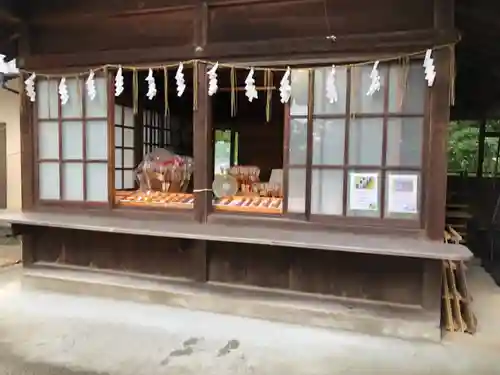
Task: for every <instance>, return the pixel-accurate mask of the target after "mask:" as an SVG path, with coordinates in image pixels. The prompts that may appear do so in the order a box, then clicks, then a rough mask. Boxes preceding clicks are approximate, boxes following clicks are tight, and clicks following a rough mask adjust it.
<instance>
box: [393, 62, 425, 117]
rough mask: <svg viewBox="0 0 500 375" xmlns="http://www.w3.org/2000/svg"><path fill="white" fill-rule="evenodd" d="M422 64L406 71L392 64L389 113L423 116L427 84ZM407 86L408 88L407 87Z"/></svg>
mask: <svg viewBox="0 0 500 375" xmlns="http://www.w3.org/2000/svg"><path fill="white" fill-rule="evenodd" d="M423 69H424V68H423V67H422V63H421V62H420V63H413V64H411V65H410V67H409V69H408V67H407V68H406V69H405V68H404V67H403V66H401V65H400V64H391V67H390V77H389V112H393V113H405V114H423V113H424V107H425V93H426V92H427V82H426V81H425V79H424V74H423ZM405 84H406V87H405Z"/></svg>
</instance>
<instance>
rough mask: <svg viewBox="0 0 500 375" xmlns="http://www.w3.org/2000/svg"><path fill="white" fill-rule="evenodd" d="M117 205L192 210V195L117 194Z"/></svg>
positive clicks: (135, 192) (157, 193)
mask: <svg viewBox="0 0 500 375" xmlns="http://www.w3.org/2000/svg"><path fill="white" fill-rule="evenodd" d="M116 194H117V195H116V197H117V203H118V204H119V205H123V206H136V207H164V208H180V209H190V208H193V204H194V195H193V194H185V193H162V192H157V191H155V192H150V193H145V192H142V191H139V192H138V191H134V192H123V191H122V192H117V193H116Z"/></svg>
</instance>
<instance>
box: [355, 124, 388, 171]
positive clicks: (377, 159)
mask: <svg viewBox="0 0 500 375" xmlns="http://www.w3.org/2000/svg"><path fill="white" fill-rule="evenodd" d="M350 125H351V127H350V129H349V131H350V133H349V164H350V165H381V163H382V139H383V136H384V134H383V120H382V119H359V120H352V121H351V124H350Z"/></svg>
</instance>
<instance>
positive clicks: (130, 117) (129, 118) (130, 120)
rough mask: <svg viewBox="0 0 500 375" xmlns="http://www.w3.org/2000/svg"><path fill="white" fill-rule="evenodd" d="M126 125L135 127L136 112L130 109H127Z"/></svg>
mask: <svg viewBox="0 0 500 375" xmlns="http://www.w3.org/2000/svg"><path fill="white" fill-rule="evenodd" d="M124 111H125V118H124V125H125V126H129V127H134V110H133V109H132V108H130V107H125V108H124Z"/></svg>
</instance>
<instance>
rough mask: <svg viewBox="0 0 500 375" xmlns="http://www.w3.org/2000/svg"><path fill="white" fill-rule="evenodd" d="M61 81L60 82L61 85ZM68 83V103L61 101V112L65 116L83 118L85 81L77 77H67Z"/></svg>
mask: <svg viewBox="0 0 500 375" xmlns="http://www.w3.org/2000/svg"><path fill="white" fill-rule="evenodd" d="M59 83H60V82H58V85H59ZM66 85H67V86H68V95H69V100H68V102H67V103H66V104H64V105H62V103H61V114H62V117H63V118H82V117H83V116H82V103H83V102H82V99H83V98H82V95H84V93H83V91H82V88H83V87H84V86H85V82H83V81H80V83H79V84H78V80H77V79H76V78H66Z"/></svg>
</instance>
